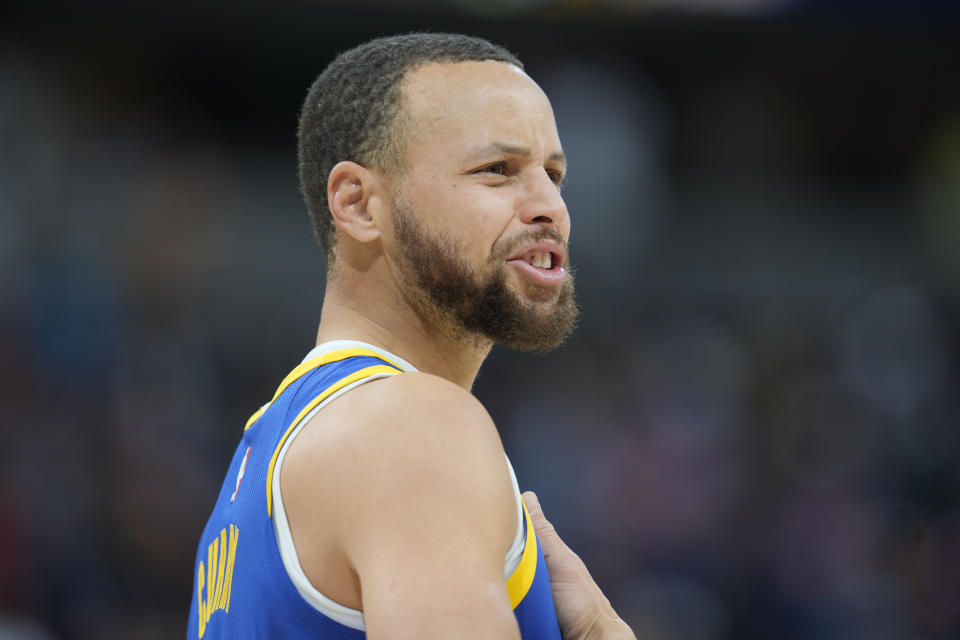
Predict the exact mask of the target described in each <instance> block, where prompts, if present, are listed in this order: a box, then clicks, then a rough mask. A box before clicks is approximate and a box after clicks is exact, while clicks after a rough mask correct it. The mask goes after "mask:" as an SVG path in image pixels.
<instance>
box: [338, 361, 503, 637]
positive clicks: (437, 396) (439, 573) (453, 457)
mask: <svg viewBox="0 0 960 640" xmlns="http://www.w3.org/2000/svg"><path fill="white" fill-rule="evenodd" d="M344 400H346V401H347V402H345V403H343V404H342V405H341V406H340V407H339V408H338V410H337V411H338V415H344V413H346V414H348V415H350V416H351V419H352V421H353V424H352V425H351V426H350V429H349V430H348V431H343V432H342V435H340V436H338V442H337V448H338V454H339V455H338V460H340V461H341V462H340V463H339V464H338V465H337V467H336V468H333V469H328V470H326V471H325V472H324V473H327V474H330V475H328V476H326V477H327V479H328V480H332V481H333V482H334V483H335V484H336V485H339V486H340V487H341V488H343V491H342V494H341V495H343V497H344V498H345V499H344V500H341V501H339V503H338V504H337V505H336V508H335V511H333V512H332V514H333V515H334V517H335V519H336V521H337V524H336V529H337V536H336V544H337V545H338V546H339V547H340V548H341V549H342V551H343V553H344V555H345V557H346V558H347V561H348V562H349V563H350V565H351V566H352V568H353V570H354V571H355V573H356V575H357V576H358V578H359V582H360V589H361V600H362V604H363V612H364V620H365V624H366V630H367V634H368V636H369V637H370V638H373V639H376V638H407V637H410V638H434V637H435V638H449V637H456V638H498V639H499V638H519V630H518V628H517V624H516V620H515V618H514V616H513V614H512V611H511V608H510V601H509V598H508V596H507V592H506V588H505V586H504V576H503V569H504V559H505V554H506V551H507V549H508V548H509V546H510V543H511V541H512V538H513V535H514V534H515V532H516V517H517V516H516V506H515V505H516V501H515V498H514V494H513V486H512V483H511V481H510V478H509V472H508V470H507V463H506V458H505V456H504V453H503V448H502V445H501V443H500V439H499V436H498V435H497V432H496V429H495V427H494V425H493V423H492V421H491V419H490V417H489V415H487V413H486V411H485V410H484V409H483V407H482V406H481V405H480V404H479V402H477V401H476V399H475V398H473V396H472V395H470V394H469V393H468V392H466V391H464V390H463V389H461V388H459V387H456V386H455V385H453V384H451V383H449V382H447V381H445V380H442V379H439V378H436V377H434V376H429V375H426V374H404V375H400V376H396V377H393V378H388V379H384V380H382V381H379V382H377V383H375V384H369V385H364V386H362V387H359V388H357V389H355V390H354V391H352V392H351V393H349V394H346V395H345V396H344V397H343V398H341V399H338V401H337V402H342V401H344ZM331 408H332V405H331ZM337 432H338V433H340V432H341V430H340V429H337ZM325 511H327V512H328V513H331V512H330V510H329V508H326V507H325Z"/></svg>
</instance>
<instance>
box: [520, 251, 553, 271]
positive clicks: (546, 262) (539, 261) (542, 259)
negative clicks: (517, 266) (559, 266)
mask: <svg viewBox="0 0 960 640" xmlns="http://www.w3.org/2000/svg"><path fill="white" fill-rule="evenodd" d="M526 261H527V262H528V263H529V264H530V265H531V266H533V267H536V268H537V269H549V268H550V266H551V259H550V253H549V252H547V253H531V254H530V255H528V256H527V257H526Z"/></svg>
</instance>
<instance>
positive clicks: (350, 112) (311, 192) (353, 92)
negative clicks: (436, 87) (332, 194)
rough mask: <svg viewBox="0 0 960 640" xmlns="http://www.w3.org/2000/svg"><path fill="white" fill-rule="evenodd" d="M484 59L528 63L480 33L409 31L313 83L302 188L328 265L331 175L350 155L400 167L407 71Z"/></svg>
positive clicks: (303, 141)
mask: <svg viewBox="0 0 960 640" xmlns="http://www.w3.org/2000/svg"><path fill="white" fill-rule="evenodd" d="M485 60H494V61H498V62H506V63H509V64H513V65H516V66H517V67H519V68H521V69H522V68H523V64H522V63H521V62H520V60H518V59H517V57H516V56H514V55H513V54H512V53H510V52H509V51H507V50H506V49H504V48H503V47H500V46H498V45H495V44H493V43H491V42H488V41H487V40H484V39H482V38H475V37H471V36H464V35H459V34H452V33H410V34H405V35H398V36H391V37H385V38H377V39H375V40H371V41H369V42H366V43H364V44H361V45H359V46H357V47H355V48H353V49H350V50H348V51H345V52H343V53H341V54H340V55H338V56H337V57H336V58H335V59H334V60H333V62H331V63H330V65H329V66H327V68H326V69H324V71H323V73H321V74H320V75H319V76H318V77H317V79H316V80H314V82H313V85H311V87H310V91H309V92H308V93H307V98H306V100H305V101H304V103H303V109H302V110H301V112H300V126H299V129H298V131H297V142H298V155H299V167H300V189H301V191H302V192H303V197H304V199H305V200H306V203H307V209H308V211H309V213H310V219H311V222H312V223H313V231H314V234H315V235H316V237H317V241H318V242H319V243H320V246H321V247H323V250H324V252H325V253H326V254H327V260H328V263H330V262H332V259H333V246H334V232H333V231H334V225H333V220H332V216H331V214H330V209H329V203H328V202H327V179H328V178H329V176H330V171H331V170H332V169H333V167H334V165H336V164H337V163H338V162H340V161H343V160H351V161H353V162H356V163H357V164H360V165H362V166H365V167H370V168H374V169H377V170H379V171H383V172H386V173H394V172H397V171H399V170H400V169H402V163H403V126H402V117H401V116H402V113H401V108H400V107H401V104H400V102H401V90H400V85H401V81H402V80H403V78H404V76H405V75H406V74H407V73H408V72H409V71H412V70H414V69H416V68H418V67H420V66H423V65H425V64H429V63H432V62H468V61H478V62H480V61H485Z"/></svg>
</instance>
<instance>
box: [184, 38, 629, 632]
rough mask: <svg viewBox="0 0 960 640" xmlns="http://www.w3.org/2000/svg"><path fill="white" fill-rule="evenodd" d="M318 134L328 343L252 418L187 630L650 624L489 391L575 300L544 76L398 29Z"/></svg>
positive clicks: (331, 96)
mask: <svg viewBox="0 0 960 640" xmlns="http://www.w3.org/2000/svg"><path fill="white" fill-rule="evenodd" d="M299 145H300V177H301V183H302V189H303V192H304V195H305V198H306V201H307V205H308V208H309V210H310V213H311V217H312V220H313V224H314V228H315V231H316V233H317V237H318V239H319V241H320V243H321V245H322V246H323V248H324V249H325V251H326V253H327V257H328V278H327V289H326V295H325V299H324V303H323V310H322V314H321V321H320V328H319V332H318V338H317V347H316V348H314V350H313V351H311V352H310V354H308V355H307V358H306V359H305V360H304V362H303V363H302V364H301V365H300V366H299V367H297V368H296V369H294V371H293V372H292V373H291V374H290V375H289V376H287V378H286V379H285V380H284V381H283V383H282V384H281V385H280V388H279V390H278V391H277V394H276V395H275V396H274V399H273V400H272V401H271V402H269V403H268V404H266V405H264V406H263V407H262V408H261V409H260V410H259V411H258V412H257V413H255V414H254V415H253V417H252V418H251V419H250V421H249V422H248V423H247V427H246V429H245V431H244V436H243V440H242V442H241V444H240V446H239V447H238V448H237V452H236V454H235V456H234V459H233V462H232V463H231V466H230V469H229V471H228V473H227V479H226V481H225V482H224V485H223V488H222V490H221V492H220V496H219V499H218V501H217V505H216V507H215V508H214V512H213V515H212V516H211V519H210V521H209V522H208V524H207V527H206V529H205V531H204V533H203V538H202V539H201V541H200V548H199V551H198V555H197V561H196V568H195V575H194V598H193V603H192V610H191V614H190V622H189V629H188V637H191V638H239V637H263V638H323V639H327V638H363V637H366V636H369V637H370V638H417V639H424V638H458V639H462V638H478V639H479V638H497V639H505V638H514V639H517V638H521V637H522V638H524V639H525V640H529V639H533V638H537V639H540V638H543V639H547V638H550V639H556V638H559V637H560V636H561V633H562V636H563V637H564V638H633V634H632V633H631V632H630V630H629V629H628V628H627V626H626V625H625V624H624V623H623V622H622V621H621V620H620V619H619V618H617V616H616V614H615V613H614V612H613V610H612V609H611V608H610V605H609V603H608V602H607V600H606V599H605V598H604V597H603V595H602V593H600V590H599V589H598V588H597V586H596V585H595V584H594V583H593V581H592V579H591V578H590V576H589V573H587V571H586V569H585V567H583V564H582V563H581V562H580V561H579V559H578V558H577V557H576V556H575V555H573V554H572V552H570V551H569V549H567V548H566V547H565V546H564V545H563V543H562V542H560V540H559V538H557V537H556V534H555V533H554V532H553V531H552V528H551V527H550V526H549V524H548V523H546V520H545V519H544V518H543V516H542V512H541V511H540V509H539V505H538V504H537V503H536V499H535V496H532V495H531V494H528V496H527V500H528V504H529V507H530V508H529V510H525V509H524V503H523V501H522V500H521V497H520V493H519V490H518V489H517V485H516V479H515V477H514V474H513V470H512V468H511V467H510V463H509V461H508V460H507V459H506V456H505V454H504V451H503V447H502V444H501V442H500V438H499V436H498V433H497V430H496V427H495V426H494V424H493V422H492V421H491V419H490V417H489V415H488V414H487V413H486V411H485V410H484V409H483V407H482V406H481V405H480V403H479V402H478V401H477V400H476V398H474V397H473V395H471V393H470V388H471V386H472V384H473V381H474V379H475V377H476V375H477V372H478V370H479V368H480V365H481V364H482V362H483V360H484V358H485V357H486V356H487V354H488V353H489V351H490V348H491V346H492V345H493V343H494V342H500V343H502V344H505V345H507V346H510V347H514V348H518V349H525V350H537V351H545V350H549V349H552V348H554V347H556V346H557V345H558V344H559V343H560V342H561V341H562V340H563V339H564V337H565V336H566V335H567V334H568V333H569V332H570V331H571V330H572V328H573V325H574V322H575V319H576V315H577V310H576V305H575V304H574V301H573V281H572V278H571V276H570V274H569V272H568V270H567V263H568V261H567V240H568V238H569V234H570V219H569V216H568V214H567V210H566V207H565V205H564V202H563V199H562V198H561V196H560V185H561V183H562V182H563V179H564V175H565V172H566V160H565V158H564V155H563V152H562V150H561V147H560V140H559V138H558V135H557V131H556V125H555V123H554V119H553V112H552V109H551V107H550V104H549V102H548V100H547V98H546V96H545V95H544V93H543V91H541V89H540V88H539V87H538V86H537V85H536V84H535V83H534V82H533V81H532V80H531V79H530V78H529V77H528V76H527V75H526V74H525V73H524V72H523V71H522V65H521V64H520V62H519V61H518V60H517V59H516V58H515V57H514V56H513V55H512V54H510V53H509V52H507V51H505V50H504V49H502V48H500V47H497V46H495V45H492V44H490V43H489V42H486V41H484V40H480V39H476V38H468V37H465V36H457V35H450V34H411V35H405V36H398V37H392V38H382V39H378V40H374V41H372V42H369V43H366V44H364V45H361V46H359V47H357V48H355V49H352V50H350V51H347V52H346V53H344V54H341V55H340V56H339V57H338V58H337V59H336V60H335V61H334V62H333V63H331V65H330V66H329V67H327V69H326V70H325V71H324V72H323V73H322V74H321V75H320V77H319V78H318V79H317V80H316V82H315V83H314V85H313V87H312V88H311V90H310V92H309V95H308V96H307V100H306V103H305V104H304V107H303V112H302V115H301V121H300V131H299ZM401 374H402V375H401ZM529 512H533V515H534V516H536V525H535V524H534V522H535V521H534V519H533V517H531V515H530V513H529ZM535 532H536V534H539V544H538V535H535ZM545 558H546V560H548V561H549V563H548V564H549V567H550V572H551V573H553V578H554V581H553V584H552V586H551V582H550V576H549V575H548V571H547V566H546V564H545ZM554 603H556V612H555V609H554Z"/></svg>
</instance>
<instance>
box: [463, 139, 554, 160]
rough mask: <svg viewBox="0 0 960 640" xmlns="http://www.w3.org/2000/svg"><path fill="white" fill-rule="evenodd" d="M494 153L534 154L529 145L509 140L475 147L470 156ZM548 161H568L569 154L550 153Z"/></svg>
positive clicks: (475, 156) (526, 155) (477, 156)
mask: <svg viewBox="0 0 960 640" xmlns="http://www.w3.org/2000/svg"><path fill="white" fill-rule="evenodd" d="M494 154H505V155H508V156H523V157H529V156H531V155H533V152H532V151H530V149H529V147H524V146H522V145H517V144H510V143H508V142H491V143H490V144H488V145H486V146H483V147H478V148H476V149H473V150H472V151H470V153H469V154H468V156H469V157H470V158H471V159H473V158H482V157H483V156H488V155H494ZM547 161H548V162H563V163H566V161H567V156H565V155H564V154H563V152H562V151H555V152H554V153H551V154H550V157H548V158H547Z"/></svg>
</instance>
